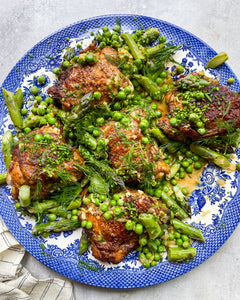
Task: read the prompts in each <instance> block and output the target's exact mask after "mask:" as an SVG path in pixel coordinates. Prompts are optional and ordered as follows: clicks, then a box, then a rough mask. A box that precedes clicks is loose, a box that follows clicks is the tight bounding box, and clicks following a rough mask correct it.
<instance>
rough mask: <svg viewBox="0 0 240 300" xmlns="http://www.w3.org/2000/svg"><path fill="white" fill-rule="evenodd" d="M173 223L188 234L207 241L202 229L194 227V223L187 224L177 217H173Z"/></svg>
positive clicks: (193, 237) (180, 230) (176, 227)
mask: <svg viewBox="0 0 240 300" xmlns="http://www.w3.org/2000/svg"><path fill="white" fill-rule="evenodd" d="M172 224H173V226H174V228H175V229H176V230H177V231H179V232H181V233H183V234H186V235H187V236H189V237H190V238H192V239H195V240H198V241H201V242H205V239H204V237H203V234H202V232H201V230H200V229H198V228H196V227H193V226H192V225H189V224H186V223H184V222H181V221H179V220H177V219H173V220H172Z"/></svg>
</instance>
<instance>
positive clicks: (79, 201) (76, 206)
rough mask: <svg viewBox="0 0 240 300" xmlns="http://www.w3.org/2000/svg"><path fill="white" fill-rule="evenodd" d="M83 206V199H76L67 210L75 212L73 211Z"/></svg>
mask: <svg viewBox="0 0 240 300" xmlns="http://www.w3.org/2000/svg"><path fill="white" fill-rule="evenodd" d="M81 204H82V200H81V199H75V200H73V201H71V202H70V203H69V205H68V207H67V210H73V209H77V208H79V207H80V206H81Z"/></svg>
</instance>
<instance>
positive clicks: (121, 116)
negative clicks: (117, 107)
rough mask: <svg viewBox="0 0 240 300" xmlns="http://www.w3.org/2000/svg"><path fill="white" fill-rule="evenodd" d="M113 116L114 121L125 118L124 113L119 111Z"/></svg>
mask: <svg viewBox="0 0 240 300" xmlns="http://www.w3.org/2000/svg"><path fill="white" fill-rule="evenodd" d="M112 118H113V120H114V121H120V120H121V119H122V118H123V114H122V113H121V112H119V111H115V113H114V114H113V117H112Z"/></svg>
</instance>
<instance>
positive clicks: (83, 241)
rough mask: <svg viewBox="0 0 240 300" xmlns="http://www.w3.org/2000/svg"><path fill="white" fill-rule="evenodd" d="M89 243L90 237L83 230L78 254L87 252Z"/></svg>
mask: <svg viewBox="0 0 240 300" xmlns="http://www.w3.org/2000/svg"><path fill="white" fill-rule="evenodd" d="M89 245H90V238H89V236H88V235H87V234H86V232H84V231H83V233H82V236H81V239H80V243H79V251H78V254H79V255H82V254H83V253H84V252H86V251H87V249H88V247H89Z"/></svg>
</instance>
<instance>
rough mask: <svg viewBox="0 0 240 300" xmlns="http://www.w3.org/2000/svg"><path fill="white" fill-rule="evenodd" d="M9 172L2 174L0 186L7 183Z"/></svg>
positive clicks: (0, 174) (0, 175)
mask: <svg viewBox="0 0 240 300" xmlns="http://www.w3.org/2000/svg"><path fill="white" fill-rule="evenodd" d="M6 178H7V172H4V173H0V184H3V183H6Z"/></svg>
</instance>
